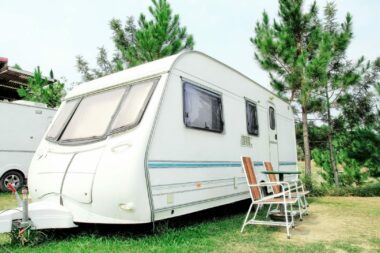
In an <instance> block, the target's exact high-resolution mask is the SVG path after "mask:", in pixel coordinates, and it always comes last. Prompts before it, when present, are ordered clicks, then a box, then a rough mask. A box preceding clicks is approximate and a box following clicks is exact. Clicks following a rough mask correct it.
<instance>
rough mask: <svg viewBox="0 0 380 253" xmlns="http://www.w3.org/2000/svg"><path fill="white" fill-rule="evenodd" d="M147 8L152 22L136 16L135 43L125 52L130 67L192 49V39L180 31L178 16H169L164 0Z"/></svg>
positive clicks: (166, 3)
mask: <svg viewBox="0 0 380 253" xmlns="http://www.w3.org/2000/svg"><path fill="white" fill-rule="evenodd" d="M152 3H153V6H150V7H149V13H150V14H151V16H152V20H149V21H148V20H146V17H145V15H144V14H141V15H140V18H139V21H138V26H139V27H138V29H137V31H136V33H135V43H134V44H132V46H130V47H128V48H127V52H126V58H127V60H128V63H129V65H130V66H136V65H139V64H142V63H145V62H149V61H153V60H156V59H160V58H162V57H165V56H169V55H173V54H176V53H178V52H180V51H182V50H184V49H192V48H193V46H194V40H193V36H191V35H187V31H186V27H181V26H180V22H179V15H174V16H173V14H172V10H171V8H170V5H169V3H168V2H167V1H166V0H152Z"/></svg>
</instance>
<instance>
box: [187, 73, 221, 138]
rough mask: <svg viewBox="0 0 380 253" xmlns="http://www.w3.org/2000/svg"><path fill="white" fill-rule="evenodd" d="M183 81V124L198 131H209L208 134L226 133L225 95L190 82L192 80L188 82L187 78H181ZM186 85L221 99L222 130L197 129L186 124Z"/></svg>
mask: <svg viewBox="0 0 380 253" xmlns="http://www.w3.org/2000/svg"><path fill="white" fill-rule="evenodd" d="M181 80H182V117H183V118H182V119H183V124H184V125H185V127H186V128H190V129H197V130H203V131H207V132H212V133H223V132H224V110H223V94H222V93H221V92H217V91H215V90H211V89H210V88H209V87H205V86H203V85H200V84H198V83H195V82H193V81H190V80H187V79H185V78H181ZM186 84H188V85H190V86H193V87H194V88H195V89H198V90H201V91H202V90H203V91H205V92H206V93H207V94H210V95H212V96H214V97H216V98H219V99H220V110H221V112H220V121H221V125H222V129H221V130H214V129H211V128H203V127H196V126H190V125H188V124H186V111H185V109H186V103H185V94H186V91H185V89H186Z"/></svg>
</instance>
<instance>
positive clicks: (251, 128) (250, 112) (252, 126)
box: [246, 101, 259, 136]
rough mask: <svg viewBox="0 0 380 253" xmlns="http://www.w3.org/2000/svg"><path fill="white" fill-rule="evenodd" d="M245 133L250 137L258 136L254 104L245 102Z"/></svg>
mask: <svg viewBox="0 0 380 253" xmlns="http://www.w3.org/2000/svg"><path fill="white" fill-rule="evenodd" d="M246 116H247V131H248V133H249V134H252V135H256V136H257V135H259V124H258V120H257V106H256V104H254V103H251V102H248V101H247V102H246Z"/></svg>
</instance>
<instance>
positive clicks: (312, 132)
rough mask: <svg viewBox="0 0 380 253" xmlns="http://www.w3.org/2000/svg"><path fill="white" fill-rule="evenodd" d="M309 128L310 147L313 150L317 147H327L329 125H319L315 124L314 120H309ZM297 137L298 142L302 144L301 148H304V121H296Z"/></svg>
mask: <svg viewBox="0 0 380 253" xmlns="http://www.w3.org/2000/svg"><path fill="white" fill-rule="evenodd" d="M308 128H309V139H310V149H311V150H313V149H315V148H319V149H325V148H326V147H327V145H326V144H327V141H326V139H327V131H328V129H327V126H326V125H321V126H317V125H315V124H314V122H309V124H308ZM296 138H297V143H298V145H300V147H301V148H303V130H302V123H301V122H297V123H296Z"/></svg>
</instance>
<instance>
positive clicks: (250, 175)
mask: <svg viewBox="0 0 380 253" xmlns="http://www.w3.org/2000/svg"><path fill="white" fill-rule="evenodd" d="M241 162H242V164H243V168H244V172H245V178H246V179H247V183H248V184H250V185H251V184H257V180H256V175H255V171H254V170H253V164H252V160H251V158H250V157H247V156H242V157H241ZM250 193H251V198H252V199H253V200H256V199H260V198H261V194H260V188H259V187H258V186H254V187H250Z"/></svg>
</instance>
